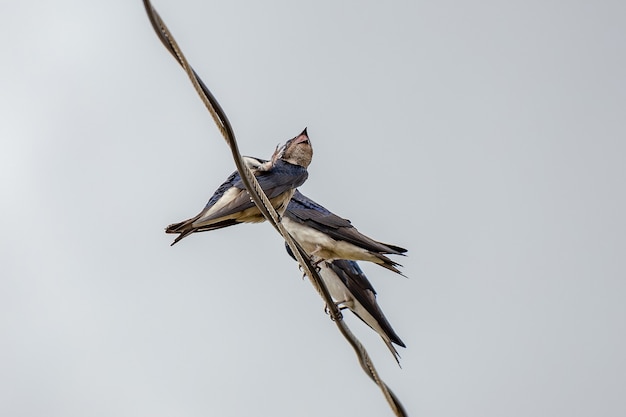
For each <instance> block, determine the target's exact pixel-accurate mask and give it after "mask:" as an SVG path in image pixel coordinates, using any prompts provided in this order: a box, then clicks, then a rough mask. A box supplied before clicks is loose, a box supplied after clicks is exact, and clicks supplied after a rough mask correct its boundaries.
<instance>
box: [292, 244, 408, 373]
mask: <svg viewBox="0 0 626 417" xmlns="http://www.w3.org/2000/svg"><path fill="white" fill-rule="evenodd" d="M285 248H286V249H287V253H288V254H289V256H291V257H292V258H293V259H295V257H294V256H293V253H292V252H291V249H290V248H289V246H288V245H287V244H286V243H285ZM318 272H319V275H320V278H322V281H324V285H325V286H326V289H328V292H329V294H330V296H331V297H332V299H333V301H334V302H335V304H336V305H337V307H339V308H340V309H345V308H348V309H349V310H350V311H352V313H354V315H355V316H357V317H358V318H360V319H361V320H362V321H363V322H364V323H365V324H367V325H368V326H369V327H370V328H371V329H372V330H374V331H375V332H376V333H378V334H379V335H380V337H381V339H383V342H384V343H385V345H386V346H387V348H388V349H389V351H391V354H392V355H393V357H394V359H395V360H396V362H397V363H398V365H400V354H399V353H398V351H397V350H396V348H395V347H394V346H393V344H394V343H395V344H396V345H398V346H402V347H404V348H405V347H406V345H405V344H404V342H403V341H402V340H401V339H400V337H399V336H398V335H397V333H396V332H395V331H394V330H393V328H392V327H391V324H389V321H388V320H387V318H386V317H385V315H384V314H383V311H382V309H381V308H380V306H379V305H378V303H377V302H376V290H374V287H373V286H372V284H371V283H370V282H369V280H368V279H367V276H365V274H364V273H363V270H362V269H361V268H360V267H359V264H358V263H357V262H356V261H350V260H346V259H336V260H333V261H322V262H320V263H319V264H318Z"/></svg>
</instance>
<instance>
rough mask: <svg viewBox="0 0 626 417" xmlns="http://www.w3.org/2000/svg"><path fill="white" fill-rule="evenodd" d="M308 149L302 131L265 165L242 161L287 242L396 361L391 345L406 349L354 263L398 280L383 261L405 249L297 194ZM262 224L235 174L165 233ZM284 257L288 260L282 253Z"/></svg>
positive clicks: (256, 160)
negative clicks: (379, 268)
mask: <svg viewBox="0 0 626 417" xmlns="http://www.w3.org/2000/svg"><path fill="white" fill-rule="evenodd" d="M312 157H313V148H312V147H311V142H310V140H309V137H308V134H307V130H306V129H304V131H303V132H302V133H300V134H299V135H298V136H296V137H295V138H293V139H291V140H289V141H287V142H286V143H285V145H283V146H282V147H281V148H277V149H276V151H275V152H274V154H273V155H272V157H271V159H270V160H264V159H259V158H252V157H244V160H245V162H246V164H247V165H248V167H249V168H250V169H251V170H252V171H253V173H254V175H255V176H256V178H257V180H258V182H259V185H260V186H261V188H262V189H263V191H264V192H265V194H266V195H267V197H268V198H269V200H270V202H271V203H272V205H273V207H274V209H275V210H276V211H277V212H278V213H279V214H280V215H281V216H282V223H283V225H284V227H285V228H286V229H287V231H288V232H289V233H290V234H291V236H292V237H293V238H294V240H296V241H297V242H298V243H299V244H300V245H301V246H302V247H303V248H304V250H305V251H306V252H307V253H308V254H309V255H310V256H311V257H312V260H313V261H314V262H315V263H316V264H317V266H318V267H319V273H320V276H321V278H322V280H323V281H324V283H325V285H326V287H327V288H328V291H329V293H330V295H331V296H332V298H333V300H334V301H335V302H336V303H337V305H338V306H339V307H340V308H348V309H350V310H351V311H352V312H353V313H354V314H355V315H356V316H357V317H359V318H360V319H361V320H362V321H363V322H365V323H366V324H367V325H368V326H370V327H371V328H372V329H373V330H374V331H376V332H377V333H378V334H379V335H380V336H381V338H382V339H383V341H384V343H385V345H387V347H388V348H389V350H390V351H391V353H392V354H393V356H394V358H395V359H396V361H398V363H399V355H398V352H397V350H396V349H395V347H394V346H393V344H392V343H395V344H396V345H398V346H402V347H405V344H404V342H402V340H401V339H400V337H399V336H398V335H397V334H396V333H395V331H394V330H393V328H392V327H391V325H390V324H389V322H388V321H387V319H386V318H385V315H384V314H383V312H382V310H381V309H380V307H379V306H378V303H377V302H376V291H375V290H374V287H373V286H372V285H371V283H370V282H369V280H368V279H367V277H366V276H365V274H364V273H363V271H362V270H361V268H360V267H359V265H358V264H357V263H356V261H370V262H374V263H376V264H378V265H381V266H382V267H384V268H387V269H389V270H391V271H394V272H396V273H398V274H401V275H402V273H401V272H400V271H399V270H398V268H397V267H398V266H400V265H399V264H398V263H396V262H394V261H393V260H391V259H390V258H388V257H387V256H386V255H388V254H393V255H402V254H404V253H405V252H406V249H404V248H401V247H399V246H394V245H389V244H384V243H381V242H378V241H375V240H373V239H371V238H369V237H367V236H365V235H363V234H362V233H360V232H359V231H358V230H357V229H356V228H355V227H354V226H352V224H351V223H350V221H349V220H347V219H344V218H341V217H339V216H337V215H335V214H333V213H332V212H330V211H329V210H327V209H326V208H325V207H323V206H321V205H320V204H318V203H316V202H315V201H313V200H311V199H310V198H308V197H306V196H304V195H303V194H302V193H300V192H299V191H298V190H297V187H299V186H301V185H302V184H303V183H304V182H305V181H306V179H307V177H308V173H307V167H308V166H309V164H310V163H311V159H312ZM264 220H265V218H264V217H263V215H262V214H261V212H260V211H259V210H258V208H257V207H256V205H255V204H254V203H253V202H252V201H251V199H250V196H249V195H248V192H247V191H246V188H245V186H244V185H243V182H242V181H241V177H240V175H239V173H238V172H234V173H233V174H231V175H230V176H229V177H228V179H227V180H226V181H225V182H224V183H223V184H222V185H220V186H219V188H218V189H217V190H216V191H215V193H214V194H213V196H212V197H211V198H210V199H209V202H208V203H207V204H206V206H205V207H204V209H203V210H202V211H201V212H200V213H199V214H198V215H197V216H195V217H192V218H191V219H188V220H185V221H182V222H179V223H175V224H171V225H169V226H168V227H167V228H166V229H165V231H166V233H177V234H178V236H177V237H176V239H175V240H174V242H173V243H172V245H174V244H175V243H177V242H178V241H180V240H181V239H182V238H184V237H186V236H188V235H190V234H192V233H195V232H204V231H209V230H215V229H220V228H223V227H228V226H233V225H236V224H239V223H258V222H262V221H264ZM287 252H288V253H289V254H290V256H292V257H293V254H292V253H291V251H290V250H289V248H288V247H287Z"/></svg>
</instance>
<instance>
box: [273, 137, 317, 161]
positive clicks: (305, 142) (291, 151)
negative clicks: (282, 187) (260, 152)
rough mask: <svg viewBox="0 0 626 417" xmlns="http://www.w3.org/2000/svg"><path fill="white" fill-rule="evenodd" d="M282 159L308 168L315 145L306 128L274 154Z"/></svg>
mask: <svg viewBox="0 0 626 417" xmlns="http://www.w3.org/2000/svg"><path fill="white" fill-rule="evenodd" d="M275 157H277V159H278V158H280V159H282V160H283V161H285V162H289V163H290V164H293V165H299V166H302V167H304V168H307V167H308V166H309V164H310V163H311V159H312V158H313V147H312V146H311V141H310V140H309V137H308V135H307V132H306V128H304V130H303V131H302V133H300V134H299V135H298V136H296V137H295V138H293V139H290V140H288V141H287V143H285V146H283V147H282V149H281V150H280V152H278V153H277V154H276V153H275V155H273V156H272V159H274V158H275Z"/></svg>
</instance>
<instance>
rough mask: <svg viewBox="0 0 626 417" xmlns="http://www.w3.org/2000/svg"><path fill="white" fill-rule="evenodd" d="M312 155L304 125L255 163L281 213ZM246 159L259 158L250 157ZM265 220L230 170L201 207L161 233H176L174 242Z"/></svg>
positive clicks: (273, 203) (304, 176)
mask: <svg viewBox="0 0 626 417" xmlns="http://www.w3.org/2000/svg"><path fill="white" fill-rule="evenodd" d="M312 158H313V148H312V147H311V141H310V140H309V137H308V134H307V131H306V128H305V129H304V130H303V131H302V133H300V134H299V135H298V136H296V137H295V138H293V139H290V140H288V141H287V142H286V143H285V145H283V146H282V147H281V148H279V149H277V150H276V151H275V152H274V154H273V155H272V159H271V160H270V161H263V164H260V163H259V164H258V165H257V166H256V167H255V169H254V170H253V171H254V175H255V177H256V179H257V181H258V182H259V185H260V186H261V188H262V189H263V191H264V192H265V194H266V195H267V197H268V198H269V200H270V202H271V203H272V206H273V207H274V209H275V210H276V211H277V212H278V214H280V215H282V214H283V213H284V212H285V209H286V208H287V204H288V203H289V200H291V197H292V196H293V193H294V190H295V189H296V188H297V187H299V186H300V185H302V184H303V183H304V181H306V179H307V177H308V172H307V167H308V166H309V164H310V163H311V159H312ZM248 159H249V160H250V161H259V160H257V159H250V158H248ZM264 220H265V217H263V215H262V214H261V212H260V211H259V209H258V208H257V206H256V205H255V204H254V202H252V201H251V199H250V195H249V194H248V191H247V190H246V187H245V186H244V184H243V181H242V180H241V176H240V175H239V172H234V173H232V174H231V175H230V177H228V179H227V180H226V181H225V182H224V183H223V184H222V185H220V186H219V188H218V189H217V190H216V191H215V193H214V194H213V196H212V197H211V198H210V199H209V202H208V203H207V204H206V206H205V207H204V209H203V210H202V211H201V212H200V213H199V214H198V215H197V216H195V217H192V218H191V219H188V220H185V221H182V222H179V223H174V224H171V225H169V226H167V227H166V228H165V233H177V234H178V236H177V237H176V239H174V242H172V245H174V244H175V243H176V242H178V241H179V240H181V239H182V238H184V237H186V236H188V235H190V234H192V233H195V232H204V231H208V230H215V229H221V228H223V227H227V226H232V225H235V224H239V223H259V222H262V221H264Z"/></svg>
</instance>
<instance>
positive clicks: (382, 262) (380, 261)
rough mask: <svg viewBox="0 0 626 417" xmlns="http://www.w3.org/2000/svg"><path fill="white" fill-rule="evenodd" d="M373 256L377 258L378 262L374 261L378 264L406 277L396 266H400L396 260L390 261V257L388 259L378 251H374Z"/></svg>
mask: <svg viewBox="0 0 626 417" xmlns="http://www.w3.org/2000/svg"><path fill="white" fill-rule="evenodd" d="M373 255H374V256H376V258H378V262H376V263H377V264H378V265H380V266H382V267H383V268H386V269H388V270H390V271H393V272H395V273H396V274H400V275H402V276H403V277H405V278H406V277H407V276H406V275H404V274H403V273H402V272H401V271H400V270H399V269H398V268H397V267H398V266H402V265H400V264H399V263H397V262H394V261H392V260H391V259H389V258H388V257H386V256H385V255H383V254H380V253H374V254H373Z"/></svg>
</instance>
